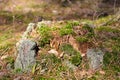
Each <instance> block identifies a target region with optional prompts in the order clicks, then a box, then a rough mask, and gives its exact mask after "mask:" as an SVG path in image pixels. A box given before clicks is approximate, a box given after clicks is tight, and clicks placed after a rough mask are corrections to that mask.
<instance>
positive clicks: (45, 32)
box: [38, 24, 52, 47]
mask: <svg viewBox="0 0 120 80" xmlns="http://www.w3.org/2000/svg"><path fill="white" fill-rule="evenodd" d="M38 26H40V27H39V29H38V32H39V34H40V36H41V39H40V41H39V43H40V46H41V47H43V46H45V44H49V43H50V40H51V38H52V35H51V28H50V27H48V26H47V25H45V24H41V25H38Z"/></svg>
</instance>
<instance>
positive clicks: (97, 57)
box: [87, 49, 104, 70]
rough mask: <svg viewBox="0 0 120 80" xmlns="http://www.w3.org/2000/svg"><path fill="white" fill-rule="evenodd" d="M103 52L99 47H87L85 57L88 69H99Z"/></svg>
mask: <svg viewBox="0 0 120 80" xmlns="http://www.w3.org/2000/svg"><path fill="white" fill-rule="evenodd" d="M103 55H104V54H103V52H102V51H101V50H100V49H88V50H87V58H88V60H89V66H90V69H92V70H96V69H99V68H100V67H101V65H102V63H103Z"/></svg>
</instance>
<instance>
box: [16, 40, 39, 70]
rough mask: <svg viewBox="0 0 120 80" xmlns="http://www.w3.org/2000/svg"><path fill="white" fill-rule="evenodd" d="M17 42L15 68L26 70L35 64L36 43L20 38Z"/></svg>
mask: <svg viewBox="0 0 120 80" xmlns="http://www.w3.org/2000/svg"><path fill="white" fill-rule="evenodd" d="M18 43H19V44H18V45H17V58H16V60H15V69H21V70H22V71H25V72H28V71H30V70H31V68H32V66H33V65H35V64H36V59H35V55H36V53H37V51H38V47H37V44H36V43H35V42H34V41H31V40H28V39H22V40H20V41H19V42H18Z"/></svg>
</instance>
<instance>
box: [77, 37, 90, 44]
mask: <svg viewBox="0 0 120 80" xmlns="http://www.w3.org/2000/svg"><path fill="white" fill-rule="evenodd" d="M76 41H78V42H80V43H84V42H87V41H88V38H86V37H76Z"/></svg>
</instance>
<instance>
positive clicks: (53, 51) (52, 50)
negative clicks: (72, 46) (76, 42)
mask: <svg viewBox="0 0 120 80" xmlns="http://www.w3.org/2000/svg"><path fill="white" fill-rule="evenodd" d="M48 53H49V54H54V55H55V56H58V55H59V53H58V52H57V51H56V50H55V49H51V50H50V51H48Z"/></svg>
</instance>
